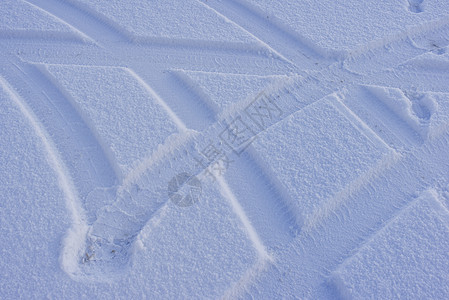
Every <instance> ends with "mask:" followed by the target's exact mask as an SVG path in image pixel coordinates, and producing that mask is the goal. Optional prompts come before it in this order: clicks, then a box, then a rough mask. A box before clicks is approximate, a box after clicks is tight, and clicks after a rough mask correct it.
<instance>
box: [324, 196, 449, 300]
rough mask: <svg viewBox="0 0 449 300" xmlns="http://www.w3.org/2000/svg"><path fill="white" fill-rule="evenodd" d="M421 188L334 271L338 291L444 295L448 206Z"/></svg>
mask: <svg viewBox="0 0 449 300" xmlns="http://www.w3.org/2000/svg"><path fill="white" fill-rule="evenodd" d="M436 196H437V195H435V191H427V192H424V193H423V195H422V196H420V197H419V198H418V199H416V200H414V201H413V202H412V203H411V204H410V205H409V207H407V208H404V209H403V210H402V211H401V212H400V213H399V214H398V215H397V216H396V217H395V218H394V219H393V220H391V221H390V222H389V224H387V225H386V226H385V228H383V229H382V230H381V231H380V232H379V233H377V234H376V235H375V236H374V237H373V238H372V239H370V240H369V241H368V243H367V244H366V245H364V246H363V247H362V248H361V249H360V250H359V251H358V253H357V254H355V255H354V256H353V257H351V258H350V259H348V260H346V261H345V262H344V263H343V264H342V265H341V266H340V267H339V268H338V269H337V271H336V272H335V274H334V275H333V276H334V277H335V282H336V285H337V286H338V289H339V291H340V293H341V294H342V296H344V297H347V298H362V297H365V296H366V295H370V297H372V298H382V299H386V298H395V297H397V296H400V297H405V298H415V297H418V298H422V297H424V298H426V297H430V298H433V299H437V298H444V297H445V295H447V293H448V292H449V291H448V287H449V285H448V283H449V282H448V278H447V270H448V268H449V264H448V261H447V253H448V250H449V243H448V237H449V227H448V221H449V211H448V210H447V208H445V207H444V206H443V205H442V204H441V202H439V200H438V199H437V198H436Z"/></svg>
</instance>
